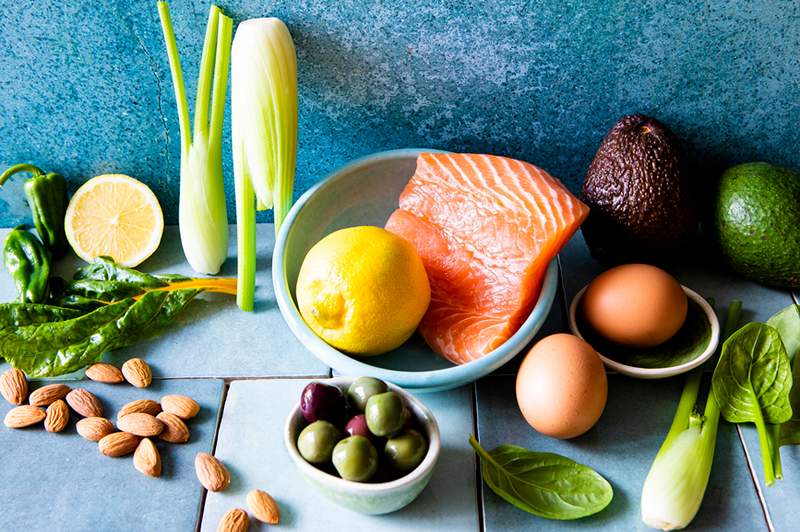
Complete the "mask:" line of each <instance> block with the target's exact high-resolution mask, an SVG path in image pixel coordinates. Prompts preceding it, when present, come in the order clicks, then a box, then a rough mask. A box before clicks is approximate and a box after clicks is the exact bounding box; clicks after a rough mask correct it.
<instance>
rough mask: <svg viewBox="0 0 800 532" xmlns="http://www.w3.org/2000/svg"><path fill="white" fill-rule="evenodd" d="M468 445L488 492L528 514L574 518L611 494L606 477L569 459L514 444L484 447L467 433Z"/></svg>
mask: <svg viewBox="0 0 800 532" xmlns="http://www.w3.org/2000/svg"><path fill="white" fill-rule="evenodd" d="M470 445H472V447H473V448H474V449H475V452H477V453H478V456H479V457H480V458H481V474H482V476H483V480H484V481H485V482H486V484H487V485H488V486H489V487H490V488H491V489H492V491H493V492H495V493H496V494H497V495H498V496H500V497H502V498H503V499H505V500H506V501H507V502H509V503H511V504H513V505H514V506H516V507H517V508H519V509H520V510H524V511H526V512H528V513H531V514H533V515H538V516H539V517H545V518H548V519H579V518H581V517H586V516H589V515H593V514H595V513H597V512H599V511H601V510H602V509H603V508H605V507H606V506H608V504H609V503H610V502H611V499H612V498H613V495H614V490H613V489H612V487H611V484H609V483H608V481H607V480H606V479H604V478H603V477H602V476H601V475H600V474H599V473H597V472H596V471H594V470H593V469H592V468H590V467H588V466H585V465H582V464H579V463H577V462H575V461H573V460H570V459H569V458H565V457H563V456H560V455H557V454H553V453H539V452H534V451H529V450H528V449H525V448H524V447H518V446H516V445H501V446H499V447H497V448H496V449H493V450H492V451H490V452H487V451H486V450H485V449H483V447H481V446H480V444H479V443H478V442H477V440H475V438H474V437H472V436H470Z"/></svg>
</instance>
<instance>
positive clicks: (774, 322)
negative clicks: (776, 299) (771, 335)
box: [767, 305, 800, 359]
mask: <svg viewBox="0 0 800 532" xmlns="http://www.w3.org/2000/svg"><path fill="white" fill-rule="evenodd" d="M767 325H771V326H772V327H775V329H777V331H778V333H779V334H780V335H781V340H783V346H784V347H785V348H786V352H787V353H788V354H789V358H791V359H794V358H796V356H797V353H798V351H800V305H789V306H788V307H786V308H785V309H783V310H781V311H780V312H778V313H776V314H775V315H773V316H772V317H771V318H770V319H768V320H767Z"/></svg>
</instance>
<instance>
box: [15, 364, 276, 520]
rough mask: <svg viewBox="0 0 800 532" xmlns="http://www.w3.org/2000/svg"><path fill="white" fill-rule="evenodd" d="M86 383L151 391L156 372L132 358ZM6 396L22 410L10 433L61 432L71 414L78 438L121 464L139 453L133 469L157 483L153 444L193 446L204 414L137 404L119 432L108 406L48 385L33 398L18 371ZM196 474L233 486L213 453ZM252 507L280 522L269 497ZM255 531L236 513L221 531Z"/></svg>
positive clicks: (182, 403) (189, 404) (201, 458)
mask: <svg viewBox="0 0 800 532" xmlns="http://www.w3.org/2000/svg"><path fill="white" fill-rule="evenodd" d="M86 377H87V378H89V379H91V380H93V381H96V382H102V383H106V384H118V383H121V382H124V381H127V382H128V383H129V384H131V385H133V386H135V387H137V388H147V387H148V386H150V384H151V383H152V381H153V372H152V370H151V369H150V366H149V365H148V364H147V362H145V361H144V360H142V359H141V358H132V359H130V360H128V361H127V362H125V363H124V364H123V365H122V368H121V369H120V368H117V367H116V366H113V365H111V364H107V363H104V362H99V363H96V364H92V365H91V366H89V367H88V368H86ZM0 395H2V396H3V397H4V398H5V399H6V401H8V402H9V403H11V404H12V405H16V406H15V407H14V408H12V409H11V410H10V411H9V412H8V413H7V414H6V417H5V420H4V423H5V425H6V427H9V428H12V429H21V428H25V427H30V426H33V425H36V424H38V423H42V422H44V428H45V430H46V431H47V432H61V431H62V430H64V429H65V428H66V427H67V425H68V424H69V419H70V409H71V410H72V411H73V412H74V413H75V414H77V415H78V416H80V417H81V419H80V420H78V422H77V423H76V424H75V429H76V430H77V432H78V434H80V435H81V436H82V437H84V438H85V439H87V440H89V441H93V442H97V446H98V449H99V450H100V452H101V453H102V454H104V455H105V456H111V457H115V458H116V457H120V456H127V455H130V454H131V453H133V467H135V468H136V470H137V471H139V472H140V473H142V474H144V475H148V476H151V477H158V476H160V475H161V455H160V454H159V452H158V449H157V448H156V446H155V444H154V443H153V439H154V438H158V439H160V440H162V441H165V442H167V443H186V442H187V441H189V428H188V427H187V425H186V421H188V420H189V419H191V418H193V417H195V416H196V415H197V413H198V412H199V411H200V405H199V404H197V402H196V401H195V400H194V399H192V398H191V397H187V396H185V395H165V396H164V397H162V398H161V401H160V402H156V401H153V400H152V399H137V400H135V401H131V402H130V403H127V404H125V405H123V407H122V408H121V409H120V410H119V411H118V412H117V416H116V422H117V426H116V428H115V427H114V423H112V422H111V420H110V419H108V418H107V417H104V411H103V404H102V403H101V402H100V400H99V399H98V398H97V397H96V396H95V395H94V394H92V393H91V392H89V391H88V390H85V389H84V388H75V389H73V388H71V387H70V386H67V385H66V384H47V385H45V386H42V387H40V388H37V389H35V390H33V391H32V392H30V394H29V393H28V379H27V377H26V376H25V373H23V372H22V371H20V370H18V369H15V368H12V369H9V370H7V371H6V372H5V373H3V374H2V375H0ZM26 401H27V402H28V404H25V402H26ZM195 473H196V474H197V478H198V480H199V481H200V483H201V484H202V485H203V487H205V488H206V489H207V490H209V491H223V490H224V489H226V488H227V487H228V486H229V485H230V483H231V476H230V473H229V472H228V470H227V468H225V466H224V465H223V464H222V462H220V461H219V460H218V459H217V458H215V457H214V456H212V455H210V454H208V453H198V454H197V456H196V457H195ZM247 505H248V507H249V508H250V512H251V513H252V514H253V516H254V517H255V518H256V519H258V520H259V521H263V522H264V523H268V524H277V523H278V522H279V521H280V511H279V509H278V505H277V503H276V502H275V500H274V499H273V498H272V497H271V496H270V495H269V494H268V493H267V492H265V491H261V490H252V491H251V492H250V493H248V495H247ZM249 526H250V519H249V517H248V514H247V512H245V511H244V510H242V509H241V508H235V509H233V510H231V511H229V512H228V513H226V514H225V515H224V516H223V518H222V520H221V521H220V523H219V527H218V530H219V531H224V532H236V531H245V530H247V529H248V527H249Z"/></svg>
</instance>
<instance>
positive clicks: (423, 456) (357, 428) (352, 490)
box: [284, 377, 441, 515]
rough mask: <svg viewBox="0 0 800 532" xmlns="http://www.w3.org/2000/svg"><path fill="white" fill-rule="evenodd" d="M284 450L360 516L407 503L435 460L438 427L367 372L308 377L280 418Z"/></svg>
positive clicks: (405, 396) (413, 402)
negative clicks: (286, 413) (288, 410)
mask: <svg viewBox="0 0 800 532" xmlns="http://www.w3.org/2000/svg"><path fill="white" fill-rule="evenodd" d="M284 439H285V444H286V449H287V450H288V452H289V456H290V457H291V458H292V461H293V462H294V463H295V465H296V466H297V468H298V469H299V470H300V472H301V473H302V474H303V476H304V477H305V479H306V480H307V481H309V482H310V483H311V484H312V485H313V486H315V487H316V488H317V489H318V490H319V491H320V492H321V493H322V494H323V495H324V496H325V497H327V498H329V499H331V500H332V501H334V502H336V503H338V504H340V505H341V506H345V507H347V508H350V509H351V510H355V511H357V512H360V513H363V514H372V515H377V514H386V513H389V512H394V511H396V510H399V509H400V508H403V507H404V506H406V505H408V504H409V503H410V502H411V501H413V500H414V499H415V498H416V497H417V496H418V495H419V494H420V492H422V490H423V489H424V488H425V486H427V485H428V482H429V481H430V479H431V476H432V475H433V468H434V466H435V465H436V461H437V460H438V458H439V451H440V448H441V441H440V437H439V426H438V424H437V423H436V419H435V418H434V417H433V414H432V413H431V411H430V410H429V409H428V408H427V407H426V406H425V405H423V404H422V403H421V402H420V401H419V400H418V399H416V398H415V397H414V396H412V395H411V394H409V393H408V392H406V391H404V390H403V389H401V388H399V387H397V386H395V385H393V384H390V383H385V382H383V381H381V380H378V379H375V378H372V377H359V378H353V377H337V378H332V379H324V380H319V381H314V382H311V383H309V384H308V385H307V386H306V387H305V388H303V391H302V393H301V396H300V402H299V404H298V405H297V406H296V407H295V408H294V409H293V410H292V412H291V413H290V414H289V417H288V419H287V420H286V430H285V432H284Z"/></svg>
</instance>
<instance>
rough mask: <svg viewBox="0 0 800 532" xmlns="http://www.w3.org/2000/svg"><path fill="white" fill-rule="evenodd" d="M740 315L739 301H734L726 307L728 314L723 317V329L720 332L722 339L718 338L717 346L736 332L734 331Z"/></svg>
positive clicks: (740, 304) (737, 325) (740, 306)
mask: <svg viewBox="0 0 800 532" xmlns="http://www.w3.org/2000/svg"><path fill="white" fill-rule="evenodd" d="M741 313H742V301H741V300H739V299H734V300H733V301H731V304H730V305H728V314H727V316H725V327H724V328H723V330H722V337H721V338H720V341H719V344H720V345H722V343H723V342H724V341H725V340H727V339H728V337H729V336H730V335H732V334H733V333H734V332H736V329H737V328H738V327H739V316H740V314H741Z"/></svg>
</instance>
